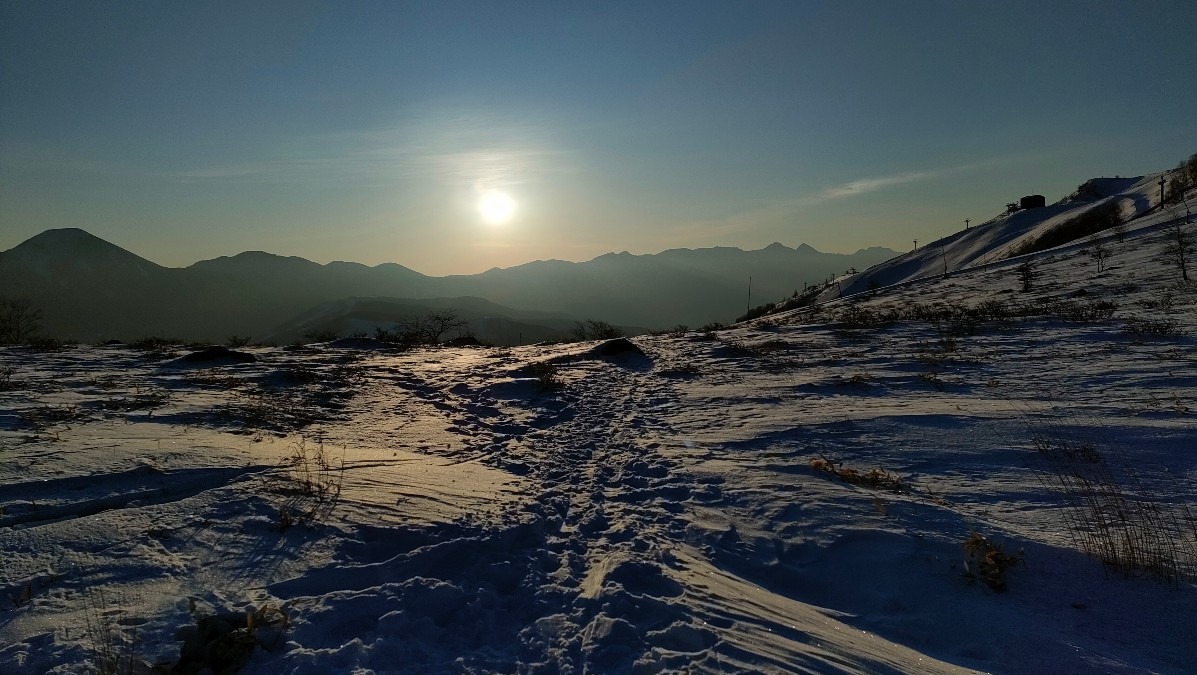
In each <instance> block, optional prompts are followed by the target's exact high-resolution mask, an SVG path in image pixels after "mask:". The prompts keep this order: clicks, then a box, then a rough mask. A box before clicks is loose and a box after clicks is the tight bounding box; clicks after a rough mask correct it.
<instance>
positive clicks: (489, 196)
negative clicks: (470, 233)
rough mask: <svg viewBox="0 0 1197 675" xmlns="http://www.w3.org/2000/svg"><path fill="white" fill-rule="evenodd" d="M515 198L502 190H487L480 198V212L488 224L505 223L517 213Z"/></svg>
mask: <svg viewBox="0 0 1197 675" xmlns="http://www.w3.org/2000/svg"><path fill="white" fill-rule="evenodd" d="M515 207H516V203H515V200H514V199H512V198H511V195H509V194H507V193H506V192H502V191H500V190H487V191H486V192H483V193H482V196H481V197H480V198H479V199H478V213H480V214H482V220H483V221H484V222H485V223H486V224H487V225H503V224H505V223H507V222H509V221H510V220H511V218H512V216H514V215H515Z"/></svg>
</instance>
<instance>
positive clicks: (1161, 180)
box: [1160, 176, 1167, 211]
mask: <svg viewBox="0 0 1197 675" xmlns="http://www.w3.org/2000/svg"><path fill="white" fill-rule="evenodd" d="M1166 182H1167V181H1165V180H1164V176H1160V210H1161V211H1163V210H1164V183H1166Z"/></svg>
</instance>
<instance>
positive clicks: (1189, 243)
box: [1162, 219, 1197, 281]
mask: <svg viewBox="0 0 1197 675" xmlns="http://www.w3.org/2000/svg"><path fill="white" fill-rule="evenodd" d="M1162 253H1163V257H1164V260H1165V261H1166V262H1167V263H1168V264H1170V265H1172V266H1174V267H1176V268H1177V269H1179V270H1180V278H1181V279H1182V280H1184V281H1188V280H1189V266H1190V265H1192V264H1193V259H1194V258H1195V257H1197V233H1194V232H1193V230H1192V228H1190V227H1189V224H1188V222H1186V221H1183V220H1179V219H1178V220H1175V221H1173V222H1171V223H1169V224H1167V225H1165V226H1164V248H1163V251H1162Z"/></svg>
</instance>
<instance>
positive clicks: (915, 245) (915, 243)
mask: <svg viewBox="0 0 1197 675" xmlns="http://www.w3.org/2000/svg"><path fill="white" fill-rule="evenodd" d="M914 250H916V251H917V250H919V240H918V239H915V240H914Z"/></svg>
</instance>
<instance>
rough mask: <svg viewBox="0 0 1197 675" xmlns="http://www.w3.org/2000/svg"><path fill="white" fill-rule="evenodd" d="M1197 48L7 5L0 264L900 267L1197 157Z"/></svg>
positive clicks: (1123, 7) (417, 11) (758, 12)
mask: <svg viewBox="0 0 1197 675" xmlns="http://www.w3.org/2000/svg"><path fill="white" fill-rule="evenodd" d="M1195 26H1197V3H1194V2H1193V1H1192V0H1175V1H1158V0H1156V1H1152V2H1141V1H1127V2H1116V1H1113V0H1110V1H1102V2H1093V1H1092V0H1084V1H1081V2H1059V1H1049V2H1044V1H1042V0H1036V1H1033V2H1011V1H1009V0H1002V1H1000V2H999V1H994V2H972V1H960V0H954V1H951V2H947V1H945V2H912V1H907V0H903V1H901V2H893V1H892V0H878V1H875V2H848V1H842V0H836V1H834V2H799V1H784V2H757V1H753V2H745V1H728V2H698V1H695V0H686V1H684V2H656V1H650V2H644V1H635V2H607V1H604V2H586V3H582V2H562V1H560V0H553V1H549V2H518V3H516V2H510V3H509V2H494V1H488V2H467V3H456V2H424V1H421V2H398V1H394V2H360V1H353V2H311V3H304V2H298V1H295V0H286V1H285V2H246V1H244V0H236V1H234V2H202V1H197V2H169V1H157V0H156V1H153V2H82V1H72V2H52V1H49V2H47V1H44V0H43V1H34V0H28V1H23V2H10V1H8V0H0V250H3V249H7V248H11V247H12V246H14V245H16V244H17V243H19V242H21V241H22V240H24V239H26V238H28V237H30V236H32V235H34V234H36V233H38V232H40V231H41V230H44V229H47V228H53V227H82V228H84V229H87V230H89V231H90V232H92V233H93V234H96V235H98V236H100V237H103V238H105V239H108V240H109V241H112V242H113V243H116V244H118V245H120V246H123V247H125V248H127V249H129V250H131V251H133V252H134V253H137V254H139V255H142V256H145V257H147V258H150V259H151V260H154V261H155V262H159V263H161V264H165V265H170V266H182V265H186V264H190V263H192V262H195V261H196V260H200V259H204V258H212V257H215V256H218V255H231V254H234V253H237V252H240V251H243V250H268V251H271V252H275V253H281V254H287V255H299V256H303V257H306V258H309V259H312V260H316V261H318V262H328V261H330V260H355V261H360V262H364V263H368V264H376V263H380V262H388V261H390V262H398V263H401V264H403V265H407V266H408V267H412V268H414V269H416V270H419V271H421V272H425V273H429V274H450V273H472V272H478V271H482V270H484V269H488V268H490V267H496V266H498V267H506V266H510V265H514V264H519V263H522V262H527V261H530V260H535V259H543V258H561V259H567V260H584V259H588V258H591V257H594V256H596V255H599V254H601V253H604V252H606V251H622V250H628V251H631V252H633V253H649V252H656V251H660V250H662V249H667V248H679V247H700V246H715V245H728V246H739V247H742V248H760V247H763V246H765V245H767V244H769V243H770V242H773V241H780V242H782V243H784V244H787V245H790V246H797V245H798V244H799V243H802V242H806V243H809V244H811V245H812V246H815V247H816V248H819V249H821V250H828V251H843V252H850V251H853V250H856V249H858V248H861V247H865V246H872V245H882V246H889V247H892V248H896V249H902V250H905V249H908V248H909V247H910V246H911V241H912V240H914V239H918V240H920V242H927V241H930V240H932V239H935V238H937V237H939V236H942V235H944V234H947V233H949V232H952V231H954V230H955V229H958V228H960V227H963V220H964V219H965V218H972V219H973V222H974V223H976V222H979V221H982V220H985V219H987V218H989V217H991V216H993V215H995V214H996V213H998V212H1000V211H1001V210H1002V208H1003V207H1004V205H1005V203H1006V202H1008V201H1012V200H1015V199H1017V198H1018V197H1020V196H1022V195H1024V194H1029V193H1042V194H1044V195H1046V196H1047V197H1048V199H1049V201H1054V200H1056V199H1058V198H1060V197H1062V196H1064V195H1065V194H1067V193H1068V192H1070V191H1071V190H1072V189H1073V188H1075V186H1076V185H1077V183H1079V182H1081V181H1082V180H1084V179H1086V178H1088V177H1092V176H1100V175H1114V174H1122V175H1127V174H1138V173H1144V172H1148V171H1154V170H1159V169H1162V168H1166V167H1171V166H1174V165H1175V164H1176V162H1178V161H1179V160H1181V159H1183V158H1185V157H1187V156H1188V155H1190V154H1192V153H1194V152H1197V48H1195V47H1194V40H1195V37H1197V29H1195V28H1194V27H1195ZM492 190H499V191H502V192H505V193H506V194H508V195H509V196H510V197H511V199H513V200H515V202H516V203H517V207H516V210H515V213H514V215H513V217H512V219H511V220H510V221H509V222H507V223H506V224H503V225H492V224H487V223H486V222H485V221H484V218H483V217H482V216H481V214H480V213H479V211H478V208H477V203H478V200H479V197H480V196H481V195H482V194H483V193H485V192H486V191H492Z"/></svg>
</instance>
